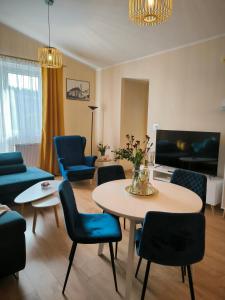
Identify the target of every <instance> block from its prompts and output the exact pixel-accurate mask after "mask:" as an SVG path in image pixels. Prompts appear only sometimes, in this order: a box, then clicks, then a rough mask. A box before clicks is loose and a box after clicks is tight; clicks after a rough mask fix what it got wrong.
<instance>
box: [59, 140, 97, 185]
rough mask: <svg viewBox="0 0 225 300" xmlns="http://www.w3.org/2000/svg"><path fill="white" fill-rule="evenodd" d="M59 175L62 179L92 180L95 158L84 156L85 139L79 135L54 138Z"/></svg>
mask: <svg viewBox="0 0 225 300" xmlns="http://www.w3.org/2000/svg"><path fill="white" fill-rule="evenodd" d="M54 144H55V148H56V153H57V158H58V164H59V169H60V173H61V175H62V176H63V178H64V179H67V180H69V181H79V180H85V179H92V178H93V177H94V172H95V160H96V158H97V157H96V156H85V155H84V150H85V146H86V138H85V137H83V136H79V135H72V136H55V137H54Z"/></svg>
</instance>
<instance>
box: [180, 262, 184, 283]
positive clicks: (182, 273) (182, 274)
mask: <svg viewBox="0 0 225 300" xmlns="http://www.w3.org/2000/svg"><path fill="white" fill-rule="evenodd" d="M180 268H181V277H182V282H183V283H184V281H185V278H184V276H185V273H184V272H185V271H184V267H183V266H181V267H180Z"/></svg>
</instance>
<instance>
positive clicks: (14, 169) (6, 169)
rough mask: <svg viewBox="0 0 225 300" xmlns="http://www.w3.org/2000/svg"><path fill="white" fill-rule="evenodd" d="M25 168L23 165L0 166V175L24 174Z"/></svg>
mask: <svg viewBox="0 0 225 300" xmlns="http://www.w3.org/2000/svg"><path fill="white" fill-rule="evenodd" d="M26 170H27V168H26V166H25V165H24V164H13V165H0V175H7V174H14V173H22V172H26Z"/></svg>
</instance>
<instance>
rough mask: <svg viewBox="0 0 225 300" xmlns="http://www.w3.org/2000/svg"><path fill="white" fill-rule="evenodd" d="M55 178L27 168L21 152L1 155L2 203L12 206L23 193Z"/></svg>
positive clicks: (41, 171)
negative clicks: (40, 182)
mask: <svg viewBox="0 0 225 300" xmlns="http://www.w3.org/2000/svg"><path fill="white" fill-rule="evenodd" d="M51 179H54V176H53V175H52V174H50V173H48V172H45V171H43V170H41V169H38V168H35V167H26V166H25V164H24V163H23V157H22V155H21V153H20V152H9V153H0V203H2V204H10V202H11V203H12V202H13V200H14V199H15V197H16V196H18V195H19V194H20V193H21V192H23V191H24V190H26V189H27V188H29V187H30V186H32V185H33V184H35V183H37V182H39V181H42V180H51Z"/></svg>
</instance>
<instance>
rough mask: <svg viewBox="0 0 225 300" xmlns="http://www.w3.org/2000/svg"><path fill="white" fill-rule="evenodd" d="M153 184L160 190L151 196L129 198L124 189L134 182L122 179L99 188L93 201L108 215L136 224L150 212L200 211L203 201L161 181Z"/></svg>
mask: <svg viewBox="0 0 225 300" xmlns="http://www.w3.org/2000/svg"><path fill="white" fill-rule="evenodd" d="M151 183H152V184H153V186H154V187H155V188H156V189H157V190H158V193H156V194H154V195H151V196H136V195H131V194H129V193H128V192H126V191H125V187H126V186H128V185H130V184H131V179H122V180H115V181H110V182H107V183H104V184H102V185H99V186H98V187H96V188H95V190H94V191H93V193H92V197H93V200H94V201H95V202H96V203H97V205H98V206H100V207H101V208H103V209H104V210H106V211H107V212H110V213H112V214H115V215H118V216H122V217H126V218H129V219H134V220H137V221H139V220H143V219H144V217H145V214H146V213H147V212H148V211H163V212H174V213H190V212H199V211H200V210H201V208H202V200H201V198H200V197H199V196H198V195H197V194H195V193H194V192H192V191H190V190H189V189H186V188H184V187H181V186H179V185H176V184H172V183H168V182H162V181H158V180H152V181H151Z"/></svg>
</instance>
